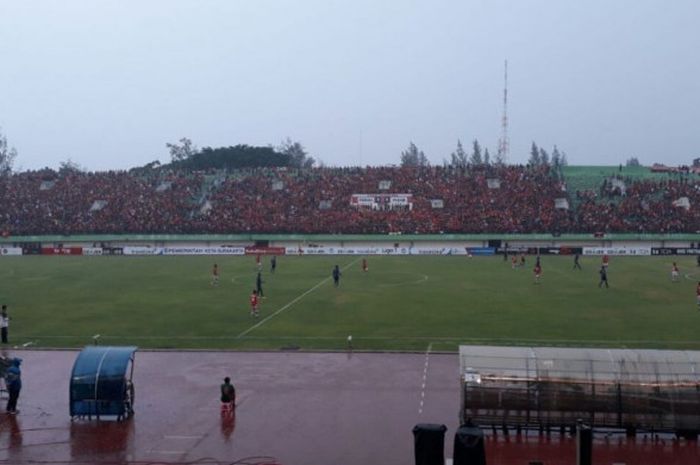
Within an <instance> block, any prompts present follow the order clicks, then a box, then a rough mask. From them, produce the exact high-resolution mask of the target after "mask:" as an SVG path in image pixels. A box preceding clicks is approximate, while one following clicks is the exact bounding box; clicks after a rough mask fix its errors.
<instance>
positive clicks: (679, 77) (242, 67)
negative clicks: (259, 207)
mask: <svg viewBox="0 0 700 465" xmlns="http://www.w3.org/2000/svg"><path fill="white" fill-rule="evenodd" d="M698 24H700V1H698V0H673V1H663V0H654V1H650V0H586V1H581V0H548V1H544V0H510V1H502V0H455V1H446V0H445V1H443V0H432V1H427V0H426V1H411V0H393V1H390V0H383V1H378V0H352V1H335V0H275V1H272V0H248V1H235V0H231V1H223V0H222V1H184V0H160V1H155V0H154V1H145V0H135V1H131V0H117V1H102V0H100V1H98V0H85V1H77V0H76V1H73V0H66V1H50V0H47V1H34V0H23V1H14V0H0V126H1V127H2V132H3V133H4V134H5V136H6V137H7V139H8V142H9V144H10V145H12V146H14V147H16V148H17V151H18V152H19V156H18V158H17V160H16V163H15V167H16V168H22V169H36V168H41V167H44V166H49V167H54V168H55V167H57V166H58V164H59V163H60V162H61V161H65V160H67V159H71V160H72V161H74V162H77V163H78V164H80V165H81V166H83V167H85V168H87V169H90V170H104V169H124V168H129V167H133V166H137V165H143V164H145V163H147V162H150V161H152V160H155V159H160V160H161V161H167V160H168V158H169V155H168V152H167V149H166V147H165V143H166V142H174V141H176V140H177V139H179V138H181V137H189V138H190V139H192V140H193V141H194V142H195V143H196V144H197V145H198V146H200V147H202V146H212V147H217V146H222V145H235V144H239V143H245V144H252V145H268V144H273V145H277V144H279V142H280V141H281V140H283V139H284V138H286V137H290V138H292V139H293V140H299V141H301V142H302V143H303V144H304V146H305V147H306V148H307V149H308V150H309V152H310V154H311V155H312V156H314V157H317V158H319V159H321V160H323V162H324V163H325V164H327V165H370V164H392V163H397V162H398V160H399V156H400V152H401V150H403V149H404V148H405V147H406V146H407V145H408V144H409V142H410V141H413V142H415V143H416V144H417V145H418V147H419V148H420V149H422V150H423V151H424V152H425V153H426V155H427V156H428V158H429V159H430V161H431V162H432V163H441V162H442V160H443V159H444V158H447V157H449V154H450V152H451V151H453V150H454V147H455V145H456V142H457V139H461V140H462V141H463V142H465V143H470V142H471V140H473V139H474V138H477V139H478V140H479V141H480V142H481V144H482V145H483V146H486V147H488V148H489V149H490V150H491V151H492V153H494V152H495V151H496V148H497V142H498V138H499V135H500V121H501V112H502V94H503V68H504V60H505V59H507V60H508V63H509V118H510V139H511V152H510V156H509V161H511V162H515V163H522V162H525V161H526V160H527V157H528V152H529V147H530V144H531V142H532V141H533V140H534V141H536V142H537V143H538V144H539V145H540V146H543V147H545V148H546V149H548V150H551V147H552V146H553V145H555V144H556V145H557V146H558V147H559V148H560V150H563V151H565V152H566V153H567V155H568V158H569V162H570V163H571V164H617V163H619V162H622V161H624V160H626V159H627V158H629V157H631V156H636V157H638V158H639V159H640V161H641V162H642V163H644V164H651V163H653V162H665V163H669V164H682V163H689V162H690V160H691V159H692V158H693V157H700V51H699V50H700V27H698Z"/></svg>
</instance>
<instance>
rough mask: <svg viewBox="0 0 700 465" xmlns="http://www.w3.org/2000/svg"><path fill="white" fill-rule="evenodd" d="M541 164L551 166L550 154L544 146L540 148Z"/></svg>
mask: <svg viewBox="0 0 700 465" xmlns="http://www.w3.org/2000/svg"><path fill="white" fill-rule="evenodd" d="M540 165H543V166H549V154H548V153H547V151H546V150H545V149H543V148H540Z"/></svg>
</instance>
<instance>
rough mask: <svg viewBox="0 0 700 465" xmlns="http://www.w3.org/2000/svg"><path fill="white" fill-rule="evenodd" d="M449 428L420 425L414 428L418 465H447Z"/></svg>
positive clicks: (432, 424) (428, 424) (431, 424)
mask: <svg viewBox="0 0 700 465" xmlns="http://www.w3.org/2000/svg"><path fill="white" fill-rule="evenodd" d="M445 431H447V426H445V425H437V424H434V423H419V424H417V425H416V426H414V427H413V443H414V446H415V456H416V465H445Z"/></svg>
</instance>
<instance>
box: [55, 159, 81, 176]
mask: <svg viewBox="0 0 700 465" xmlns="http://www.w3.org/2000/svg"><path fill="white" fill-rule="evenodd" d="M84 171H85V168H83V167H82V166H80V164H79V163H77V162H75V161H73V160H71V159H70V158H68V159H67V160H65V161H62V162H61V163H59V164H58V172H59V174H75V173H82V172H84Z"/></svg>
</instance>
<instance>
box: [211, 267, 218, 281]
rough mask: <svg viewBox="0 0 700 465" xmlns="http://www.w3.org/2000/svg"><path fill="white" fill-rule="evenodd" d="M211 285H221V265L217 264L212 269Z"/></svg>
mask: <svg viewBox="0 0 700 465" xmlns="http://www.w3.org/2000/svg"><path fill="white" fill-rule="evenodd" d="M211 285H212V286H218V285H219V265H217V264H216V263H214V266H213V267H212V268H211Z"/></svg>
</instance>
